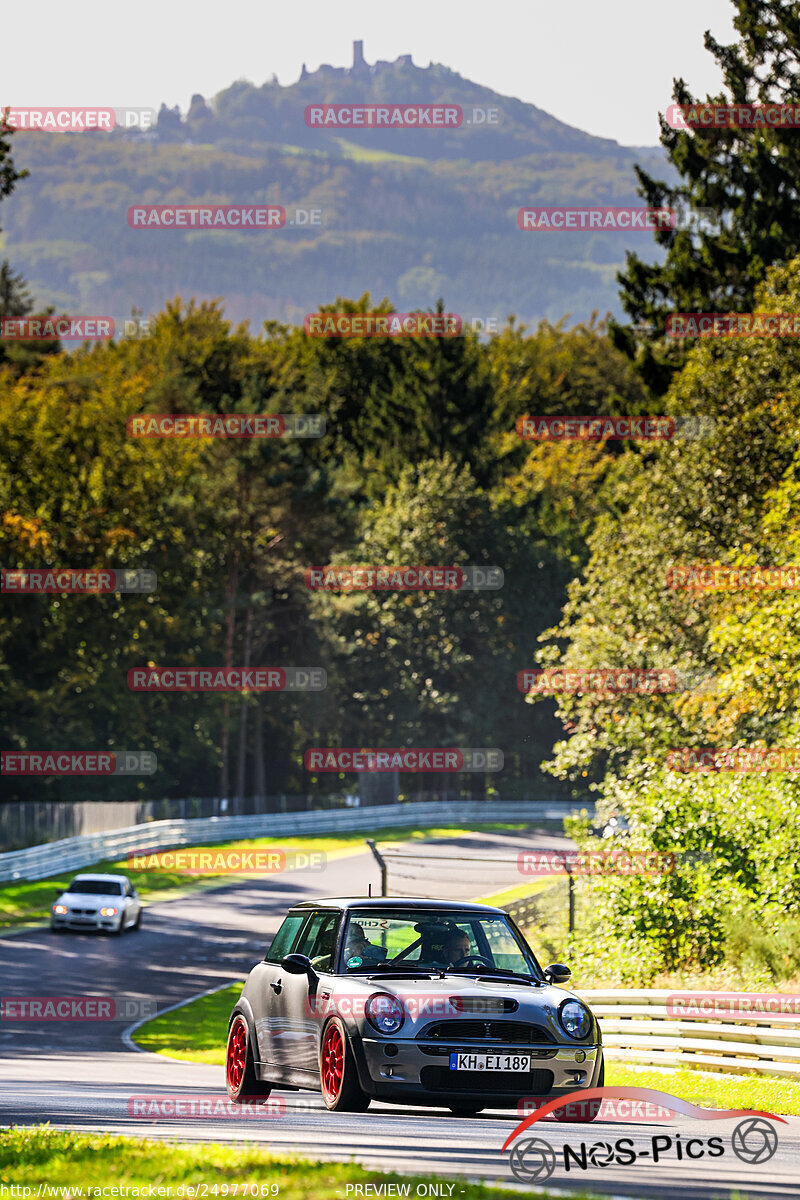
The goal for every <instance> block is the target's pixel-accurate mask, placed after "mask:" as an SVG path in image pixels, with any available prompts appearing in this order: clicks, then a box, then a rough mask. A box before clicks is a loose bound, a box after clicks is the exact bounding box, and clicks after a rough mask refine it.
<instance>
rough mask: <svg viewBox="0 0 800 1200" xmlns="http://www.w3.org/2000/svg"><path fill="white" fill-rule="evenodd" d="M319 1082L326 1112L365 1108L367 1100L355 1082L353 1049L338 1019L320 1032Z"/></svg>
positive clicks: (356, 1072)
mask: <svg viewBox="0 0 800 1200" xmlns="http://www.w3.org/2000/svg"><path fill="white" fill-rule="evenodd" d="M319 1082H320V1089H321V1091H322V1099H323V1101H324V1103H325V1107H326V1108H327V1109H329V1110H330V1112H366V1111H367V1109H368V1108H369V1103H370V1097H369V1096H368V1095H367V1094H366V1092H364V1091H362V1089H361V1084H360V1083H359V1082H358V1071H357V1070H356V1063H355V1058H354V1057H353V1050H352V1047H351V1045H350V1042H349V1041H348V1038H347V1032H346V1030H345V1027H344V1024H343V1023H342V1021H341V1020H340V1019H339V1017H333V1018H332V1019H331V1020H330V1021H329V1022H328V1024H327V1025H326V1026H325V1029H324V1030H323V1033H322V1042H321V1043H320V1051H319Z"/></svg>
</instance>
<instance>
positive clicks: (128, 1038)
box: [121, 979, 239, 1064]
mask: <svg viewBox="0 0 800 1200" xmlns="http://www.w3.org/2000/svg"><path fill="white" fill-rule="evenodd" d="M238 982H239V980H238V979H229V980H228V981H227V983H218V984H217V986H216V987H213V988H208V989H207V990H206V991H205V992H199V993H198V994H197V995H196V996H189V998H188V999H187V1000H179V1001H178V1003H177V1004H170V1005H169V1007H168V1008H162V1009H161V1010H160V1012H157V1013H156V1015H155V1017H142V1018H141V1020H139V1021H134V1022H133V1024H132V1025H129V1026H128V1028H127V1029H123V1031H122V1034H121V1036H122V1041H123V1042H124V1044H125V1045H126V1046H127V1047H128V1049H129V1050H135V1051H136V1052H137V1054H150V1055H152V1057H153V1058H165V1059H166V1060H167V1062H179V1063H184V1064H185V1063H186V1059H184V1058H170V1056H169V1055H168V1054H157V1053H156V1051H155V1050H145V1048H144V1046H137V1045H136V1042H134V1040H133V1036H132V1035H133V1034H134V1033H135V1032H136V1030H137V1029H138V1028H139V1026H140V1025H146V1024H147V1023H148V1021H154V1020H155V1019H156V1017H163V1016H164V1015H165V1014H166V1013H171V1012H175V1010H176V1009H178V1008H185V1007H186V1005H187V1004H192V1003H194V1001H195V1000H202V999H203V997H204V996H213V995H214V993H215V992H224V990H225V988H229V987H230V986H231V985H232V984H234V983H238Z"/></svg>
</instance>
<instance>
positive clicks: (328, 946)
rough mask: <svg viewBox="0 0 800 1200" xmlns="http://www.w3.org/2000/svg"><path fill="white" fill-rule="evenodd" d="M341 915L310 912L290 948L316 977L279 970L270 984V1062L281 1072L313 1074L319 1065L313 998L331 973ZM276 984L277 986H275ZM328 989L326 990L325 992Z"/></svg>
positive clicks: (331, 910)
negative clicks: (304, 959) (308, 963)
mask: <svg viewBox="0 0 800 1200" xmlns="http://www.w3.org/2000/svg"><path fill="white" fill-rule="evenodd" d="M341 919H342V914H341V911H339V910H337V909H314V910H313V911H312V913H311V917H310V919H309V921H308V922H307V923H306V925H304V927H303V930H302V933H301V935H300V938H299V940H298V941H297V943H296V945H295V946H294V953H295V954H305V955H306V956H307V957H308V958H310V959H311V962H312V965H313V966H314V971H315V975H316V976H317V977H318V979H319V982H318V980H317V978H312V979H309V976H307V975H290V974H289V973H288V972H287V971H283V970H280V972H279V977H278V978H277V979H275V980H271V981H270V987H271V990H272V992H273V998H271V1000H270V1018H271V1019H270V1039H271V1047H270V1049H271V1053H272V1055H273V1059H272V1060H271V1061H273V1062H275V1063H277V1065H278V1066H279V1067H281V1068H283V1069H284V1070H289V1071H316V1070H317V1068H318V1065H319V1020H318V1017H317V1015H316V1013H317V997H318V991H319V988H320V987H323V988H324V982H325V980H326V979H327V978H328V976H329V975H330V973H331V969H332V967H333V955H334V951H335V948H336V938H337V935H338V933H339V925H340V923H341ZM278 985H280V986H278ZM328 990H329V989H328Z"/></svg>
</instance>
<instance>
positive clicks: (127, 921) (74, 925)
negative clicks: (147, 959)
mask: <svg viewBox="0 0 800 1200" xmlns="http://www.w3.org/2000/svg"><path fill="white" fill-rule="evenodd" d="M141 921H142V902H141V900H140V899H139V894H138V892H137V891H136V888H135V887H134V886H133V884H132V883H131V881H130V879H128V876H127V875H76V876H75V878H74V879H73V881H72V883H71V884H70V885H69V887H68V888H67V890H66V891H65V892H62V893H61V895H60V896H58V897H57V899H56V901H55V903H54V904H53V906H52V908H51V909H50V928H51V929H52V930H61V929H103V930H106V932H108V933H122V932H123V931H124V930H125V929H138V928H139V926H140V925H141Z"/></svg>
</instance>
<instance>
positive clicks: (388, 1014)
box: [364, 992, 405, 1034]
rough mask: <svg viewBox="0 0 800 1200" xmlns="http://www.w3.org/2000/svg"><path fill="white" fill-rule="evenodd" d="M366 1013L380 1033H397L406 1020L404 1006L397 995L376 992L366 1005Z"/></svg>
mask: <svg viewBox="0 0 800 1200" xmlns="http://www.w3.org/2000/svg"><path fill="white" fill-rule="evenodd" d="M364 1015H365V1017H366V1018H367V1020H368V1021H369V1023H370V1025H372V1027H373V1028H374V1029H377V1031H378V1033H387V1034H391V1033H397V1031H398V1029H399V1028H400V1026H401V1025H402V1024H403V1021H404V1020H405V1013H404V1012H403V1006H402V1004H401V1003H400V1001H399V1000H398V999H397V996H390V995H389V993H388V992H375V993H374V994H373V995H372V996H370V998H369V1000H368V1001H367V1003H366V1004H365V1005H364Z"/></svg>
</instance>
